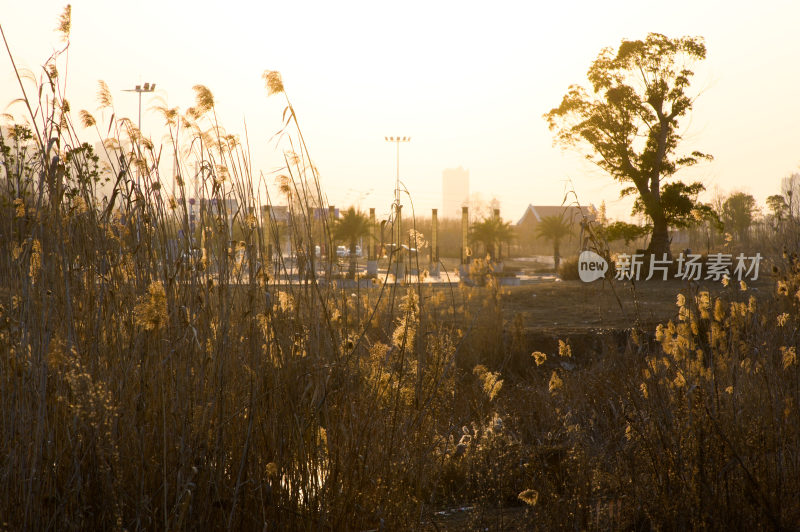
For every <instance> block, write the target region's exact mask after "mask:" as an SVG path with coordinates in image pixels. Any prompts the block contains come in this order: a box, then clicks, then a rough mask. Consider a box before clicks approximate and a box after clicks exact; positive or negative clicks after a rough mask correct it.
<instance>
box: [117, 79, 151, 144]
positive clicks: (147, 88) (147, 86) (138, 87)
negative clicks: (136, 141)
mask: <svg viewBox="0 0 800 532" xmlns="http://www.w3.org/2000/svg"><path fill="white" fill-rule="evenodd" d="M123 90H124V92H136V93H138V94H139V132H140V133H141V131H142V93H143V92H153V91H154V90H156V84H155V83H145V84H144V86H141V85H136V87H134V88H133V89H123Z"/></svg>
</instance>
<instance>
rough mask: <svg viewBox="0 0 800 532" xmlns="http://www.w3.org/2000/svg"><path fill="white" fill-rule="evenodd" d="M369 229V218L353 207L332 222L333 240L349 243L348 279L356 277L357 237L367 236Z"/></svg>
mask: <svg viewBox="0 0 800 532" xmlns="http://www.w3.org/2000/svg"><path fill="white" fill-rule="evenodd" d="M371 229H372V226H371V225H370V222H369V218H368V217H367V216H366V215H365V214H364V213H362V212H361V211H357V210H356V209H355V207H350V208H349V209H347V212H345V213H344V215H343V216H342V217H341V218H339V219H338V220H336V222H334V225H333V240H334V241H337V242H344V243H347V244H349V245H350V269H349V270H348V272H347V277H348V278H350V279H355V277H356V244H357V243H358V239H359V238H361V237H365V236H366V237H369V236H370V234H371ZM331 251H332V250H331Z"/></svg>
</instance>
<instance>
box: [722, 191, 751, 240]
mask: <svg viewBox="0 0 800 532" xmlns="http://www.w3.org/2000/svg"><path fill="white" fill-rule="evenodd" d="M757 210H758V208H757V206H756V199H755V198H754V197H753V196H751V195H750V194H746V193H744V192H736V193H734V194H731V195H730V196H728V199H726V200H725V202H724V203H723V204H722V221H723V223H724V224H725V228H726V229H730V230H731V231H733V232H734V233H735V234H736V237H737V238H738V239H739V240H740V241H741V242H744V243H747V241H748V240H749V238H748V237H749V230H750V226H751V225H752V223H753V219H754V218H755V215H756V213H757Z"/></svg>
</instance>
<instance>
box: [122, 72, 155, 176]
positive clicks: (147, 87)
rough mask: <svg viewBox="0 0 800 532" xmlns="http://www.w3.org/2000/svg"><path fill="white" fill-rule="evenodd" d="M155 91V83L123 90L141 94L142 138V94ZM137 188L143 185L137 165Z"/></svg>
mask: <svg viewBox="0 0 800 532" xmlns="http://www.w3.org/2000/svg"><path fill="white" fill-rule="evenodd" d="M154 90H156V84H155V83H145V84H144V86H142V85H136V87H134V88H132V89H123V92H135V93H137V94H139V123H138V126H137V127H138V128H139V136H140V137H141V135H142V93H143V92H153V91H154ZM136 186H137V187H139V186H141V184H140V183H139V165H136Z"/></svg>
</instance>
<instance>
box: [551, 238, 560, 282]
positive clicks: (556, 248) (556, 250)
mask: <svg viewBox="0 0 800 532" xmlns="http://www.w3.org/2000/svg"><path fill="white" fill-rule="evenodd" d="M560 251H561V242H559V241H558V240H553V265H554V268H555V270H556V274H558V266H559V265H560V264H561V253H560Z"/></svg>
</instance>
